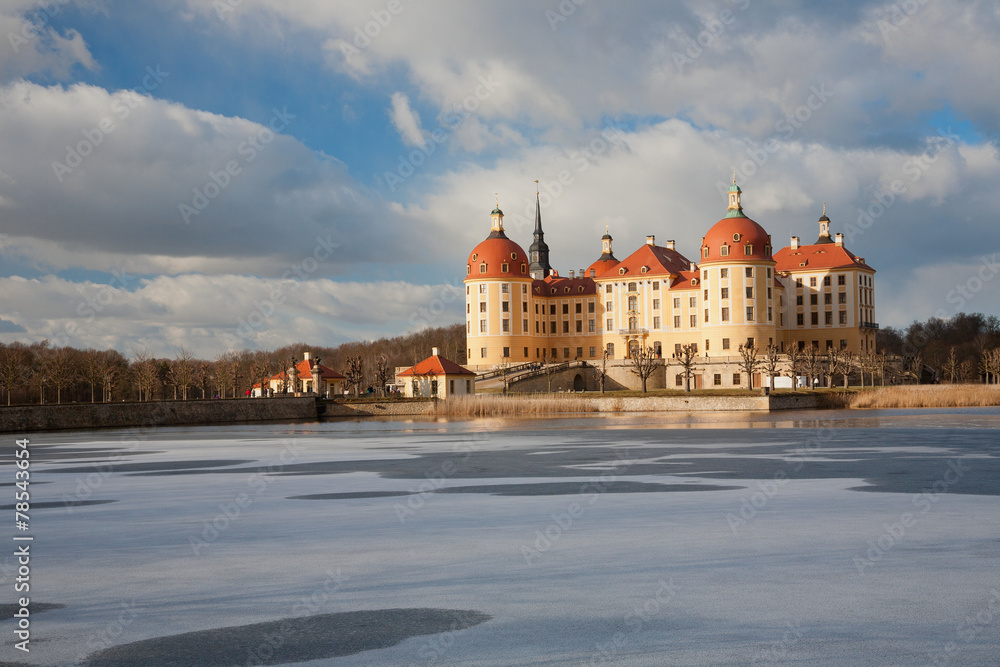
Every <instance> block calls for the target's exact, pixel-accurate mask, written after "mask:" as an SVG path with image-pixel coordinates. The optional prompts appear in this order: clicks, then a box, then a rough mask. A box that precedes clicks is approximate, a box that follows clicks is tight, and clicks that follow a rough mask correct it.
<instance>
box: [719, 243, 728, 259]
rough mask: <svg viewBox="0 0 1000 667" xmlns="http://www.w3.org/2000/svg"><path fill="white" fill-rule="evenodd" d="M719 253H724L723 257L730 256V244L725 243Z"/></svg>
mask: <svg viewBox="0 0 1000 667" xmlns="http://www.w3.org/2000/svg"><path fill="white" fill-rule="evenodd" d="M719 254H720V255H722V256H723V257H729V246H728V245H725V244H723V246H722V250H720V251H719Z"/></svg>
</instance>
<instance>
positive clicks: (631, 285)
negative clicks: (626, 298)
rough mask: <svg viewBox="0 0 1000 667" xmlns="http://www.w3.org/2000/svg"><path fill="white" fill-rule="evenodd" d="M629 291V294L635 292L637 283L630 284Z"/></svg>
mask: <svg viewBox="0 0 1000 667" xmlns="http://www.w3.org/2000/svg"><path fill="white" fill-rule="evenodd" d="M628 291H629V292H634V291H635V283H629V284H628Z"/></svg>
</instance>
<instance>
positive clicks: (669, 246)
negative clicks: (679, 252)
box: [667, 239, 677, 250]
mask: <svg viewBox="0 0 1000 667" xmlns="http://www.w3.org/2000/svg"><path fill="white" fill-rule="evenodd" d="M675 245H677V244H676V242H675V241H674V240H673V239H671V240H669V241H667V250H673V249H674V246H675Z"/></svg>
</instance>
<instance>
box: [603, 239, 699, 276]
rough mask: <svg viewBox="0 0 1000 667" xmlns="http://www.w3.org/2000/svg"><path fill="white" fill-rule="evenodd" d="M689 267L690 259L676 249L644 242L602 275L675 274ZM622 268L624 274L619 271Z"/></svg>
mask: <svg viewBox="0 0 1000 667" xmlns="http://www.w3.org/2000/svg"><path fill="white" fill-rule="evenodd" d="M643 267H646V272H645V273H643V272H642V269H643ZM690 268H691V261H690V260H689V259H687V258H686V257H685V256H684V255H682V254H680V253H679V252H677V251H676V250H670V249H668V248H664V247H662V246H654V245H650V244H648V243H645V244H643V245H642V247H640V248H639V249H638V250H636V251H635V252H633V253H632V254H631V255H629V256H628V257H626V258H625V259H623V260H622V261H620V262H618V264H617V265H615V266H614V267H613V270H611V271H608V272H607V273H605V274H604V277H607V278H610V277H612V276H615V275H625V276H628V277H629V278H635V277H637V276H663V275H676V274H678V273H680V272H681V271H688V270H690ZM622 269H625V273H624V274H622V273H621V270H622Z"/></svg>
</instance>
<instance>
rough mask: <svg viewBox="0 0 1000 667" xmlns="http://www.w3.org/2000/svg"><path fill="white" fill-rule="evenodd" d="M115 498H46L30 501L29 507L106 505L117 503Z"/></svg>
mask: <svg viewBox="0 0 1000 667" xmlns="http://www.w3.org/2000/svg"><path fill="white" fill-rule="evenodd" d="M117 502H118V501H117V500H78V499H73V500H59V501H55V500H46V501H44V502H40V503H31V509H33V510H51V509H55V508H57V507H86V506H87V505H107V504H108V503H117ZM12 509H14V505H0V510H12Z"/></svg>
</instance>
